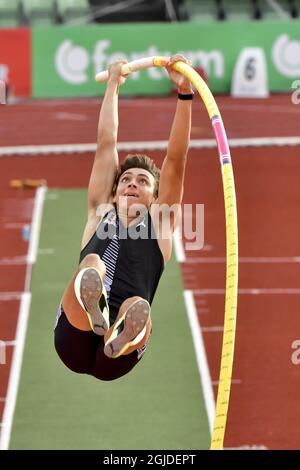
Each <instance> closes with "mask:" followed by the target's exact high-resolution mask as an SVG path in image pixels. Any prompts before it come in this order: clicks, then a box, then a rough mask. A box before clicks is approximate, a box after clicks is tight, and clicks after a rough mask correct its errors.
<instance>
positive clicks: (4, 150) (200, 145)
mask: <svg viewBox="0 0 300 470" xmlns="http://www.w3.org/2000/svg"><path fill="white" fill-rule="evenodd" d="M228 143H229V146H230V147H231V148H234V147H238V148H240V147H273V146H275V147H278V146H298V145H300V137H299V136H290V137H247V138H241V139H228ZM167 146H168V141H167V140H153V141H133V142H120V143H119V144H118V146H117V147H118V150H119V151H120V152H121V151H125V152H128V151H130V150H166V149H167ZM216 147H217V143H216V140H215V139H192V140H191V141H190V149H204V148H207V149H209V148H216ZM95 151H96V144H95V143H87V144H60V145H18V146H14V147H12V146H9V147H0V157H4V156H10V155H24V156H26V155H48V154H49V155H51V154H55V153H88V152H92V153H94V152H95Z"/></svg>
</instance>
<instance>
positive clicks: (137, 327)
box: [55, 54, 193, 380]
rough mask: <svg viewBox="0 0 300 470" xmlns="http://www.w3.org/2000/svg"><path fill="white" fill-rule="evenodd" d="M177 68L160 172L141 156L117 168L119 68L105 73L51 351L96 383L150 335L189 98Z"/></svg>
mask: <svg viewBox="0 0 300 470" xmlns="http://www.w3.org/2000/svg"><path fill="white" fill-rule="evenodd" d="M178 60H181V61H184V62H187V60H186V59H185V58H184V57H183V56H181V55H179V54H177V55H174V56H172V57H171V58H170V61H169V63H168V65H167V66H166V69H167V72H168V74H169V77H170V79H171V80H172V82H173V84H174V85H175V86H176V87H177V91H178V99H177V106H176V112H175V116H174V119H173V124H172V129H171V134H170V139H169V143H168V148H167V155H166V157H165V159H164V162H163V165H162V168H161V171H160V170H159V169H158V168H157V167H156V166H155V164H154V162H153V161H152V160H151V159H150V158H149V157H147V156H144V155H129V156H127V157H126V159H125V160H124V162H123V163H122V164H121V165H119V160H118V153H117V148H116V145H117V132H118V92H119V87H120V85H122V84H123V83H124V82H125V80H126V78H125V77H123V76H122V74H121V70H122V65H123V64H124V63H125V62H124V61H117V62H115V63H113V64H111V65H110V67H109V79H108V83H107V87H106V91H105V95H104V99H103V103H102V106H101V111H100V116H99V124H98V136H97V150H96V155H95V159H94V165H93V169H92V173H91V177H90V182H89V186H88V219H87V224H86V227H85V230H84V233H83V238H82V244H81V253H80V264H79V266H78V269H77V270H76V272H75V273H74V275H73V278H72V279H71V281H70V283H69V285H68V286H67V288H66V290H65V292H64V294H63V297H62V301H61V305H60V307H59V311H58V315H57V322H56V327H55V347H56V350H57V353H58V355H59V356H60V358H61V360H62V361H63V362H64V363H65V365H66V366H67V367H69V368H70V369H71V370H73V371H75V372H77V373H86V374H90V375H92V376H94V377H96V378H98V379H100V380H114V379H116V378H119V377H121V376H122V375H124V374H126V373H127V372H129V371H130V370H131V369H132V368H133V367H134V366H135V365H136V364H137V362H138V361H139V360H140V358H141V357H142V355H143V353H144V351H145V348H146V344H147V342H148V339H149V336H150V334H151V327H152V324H151V317H150V304H151V303H152V300H153V297H154V294H155V291H156V288H157V286H158V282H159V279H160V277H161V275H162V272H163V269H164V266H165V264H166V263H167V262H168V260H169V258H170V256H171V251H172V234H173V231H174V229H175V225H176V219H177V218H178V215H179V213H180V203H181V201H182V195H183V182H184V172H185V164H186V157H187V152H188V146H189V139H190V129H191V108H192V106H191V104H192V98H193V91H192V88H191V84H190V82H189V80H187V79H186V78H185V77H184V76H183V75H182V74H181V73H178V72H176V71H175V70H172V67H171V66H172V64H173V63H174V62H176V61H178ZM171 206H172V207H173V208H174V207H175V209H174V210H173V211H172V213H170V214H168V215H169V217H168V219H169V220H168V224H161V220H162V218H163V217H164V212H163V211H161V210H160V209H161V207H171ZM162 225H163V228H162ZM166 227H167V228H166Z"/></svg>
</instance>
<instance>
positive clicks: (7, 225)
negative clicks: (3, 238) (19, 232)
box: [3, 221, 28, 229]
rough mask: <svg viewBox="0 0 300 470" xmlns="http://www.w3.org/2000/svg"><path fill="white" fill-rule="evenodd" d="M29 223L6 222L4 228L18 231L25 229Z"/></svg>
mask: <svg viewBox="0 0 300 470" xmlns="http://www.w3.org/2000/svg"><path fill="white" fill-rule="evenodd" d="M27 223H28V221H26V222H6V223H5V224H3V227H4V228H7V229H17V228H22V227H24V225H26V224H27Z"/></svg>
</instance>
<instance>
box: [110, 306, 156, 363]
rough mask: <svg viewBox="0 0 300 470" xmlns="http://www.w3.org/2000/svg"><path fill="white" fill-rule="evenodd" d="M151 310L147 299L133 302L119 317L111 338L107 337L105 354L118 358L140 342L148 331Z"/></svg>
mask: <svg viewBox="0 0 300 470" xmlns="http://www.w3.org/2000/svg"><path fill="white" fill-rule="evenodd" d="M150 311H151V309H150V305H149V303H148V302H147V300H145V299H139V300H136V301H135V302H133V303H132V304H131V305H130V306H129V307H128V309H127V310H126V312H125V313H124V314H123V315H122V316H120V318H118V317H117V319H116V321H115V324H114V326H113V328H112V331H111V334H110V336H109V338H105V346H104V354H105V355H106V356H107V357H110V358H117V357H119V356H121V355H122V354H123V353H125V352H126V351H127V350H128V349H129V348H130V347H132V346H135V345H136V344H138V343H139V342H140V341H141V340H142V338H143V337H144V335H145V333H146V325H147V321H148V319H149V317H150Z"/></svg>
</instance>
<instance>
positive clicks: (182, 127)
mask: <svg viewBox="0 0 300 470" xmlns="http://www.w3.org/2000/svg"><path fill="white" fill-rule="evenodd" d="M178 60H182V61H184V62H187V60H186V59H185V58H184V57H182V56H180V55H175V56H173V57H171V59H170V62H169V65H168V67H167V70H168V72H169V75H170V78H171V80H172V81H173V83H174V84H175V85H176V86H177V90H178V93H181V94H185V95H187V94H190V93H193V91H192V87H191V84H190V82H189V80H187V79H186V78H185V77H184V76H183V75H182V74H181V73H178V72H176V71H174V70H172V69H171V67H170V66H171V64H172V63H174V62H176V61H178ZM191 115H192V101H191V100H180V99H178V100H177V106H176V111H175V116H174V119H173V124H172V128H171V133H170V138H169V143H168V148H167V155H166V157H165V159H164V162H163V165H162V169H161V175H160V184H159V194H158V203H159V204H168V205H170V206H171V205H173V204H180V203H181V201H182V196H183V184H184V173H185V165H186V158H187V153H188V148H189V142H190V132H191ZM174 224H175V221H174ZM174 224H173V227H172V229H174Z"/></svg>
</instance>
